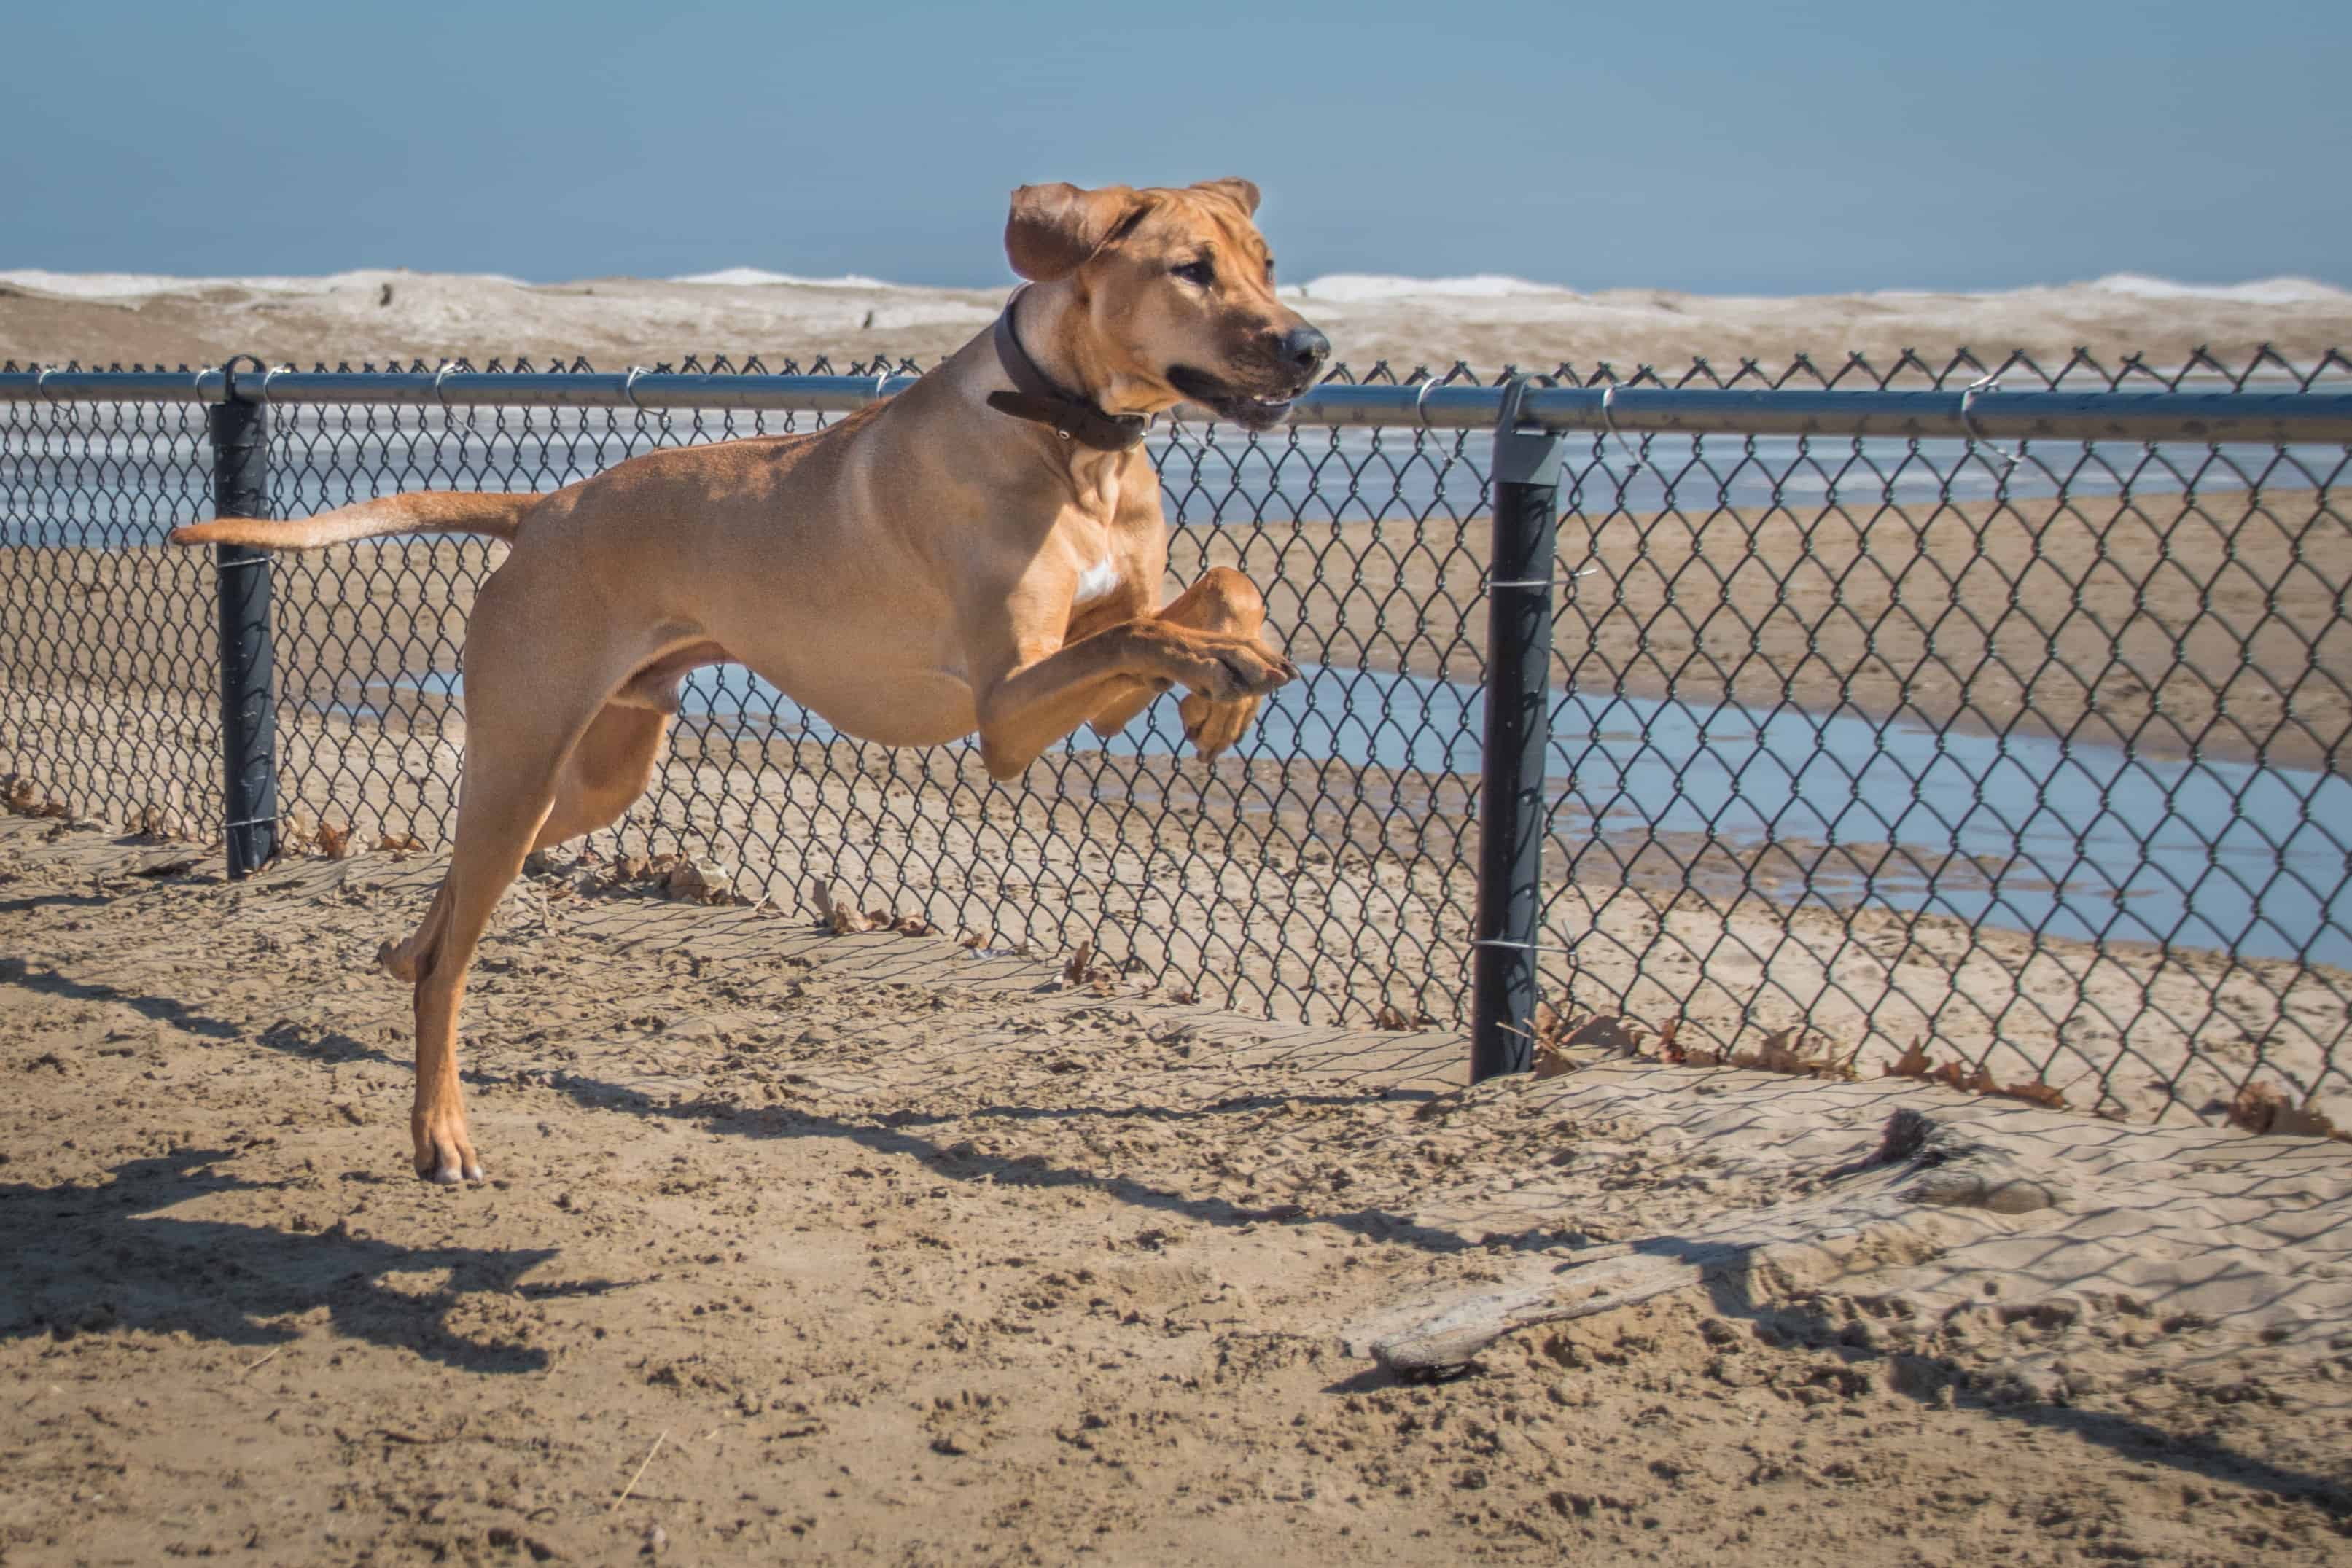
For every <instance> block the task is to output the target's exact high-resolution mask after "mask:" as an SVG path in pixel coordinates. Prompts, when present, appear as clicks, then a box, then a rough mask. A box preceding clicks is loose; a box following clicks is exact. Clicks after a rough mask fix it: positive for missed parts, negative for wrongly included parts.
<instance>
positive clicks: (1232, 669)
mask: <svg viewBox="0 0 2352 1568" xmlns="http://www.w3.org/2000/svg"><path fill="white" fill-rule="evenodd" d="M1201 654H1202V657H1201V660H1200V666H1199V672H1198V674H1196V675H1195V676H1194V677H1193V678H1192V679H1191V680H1188V681H1186V682H1185V683H1184V684H1185V685H1189V686H1191V687H1192V691H1193V693H1194V695H1198V696H1203V697H1207V698H1209V699H1211V700H1212V701H1214V702H1222V703H1231V702H1238V701H1240V700H1241V699H1243V698H1244V697H1250V698H1255V697H1262V696H1264V695H1266V693H1268V692H1270V691H1273V690H1274V689H1275V688H1276V687H1277V686H1282V685H1287V684H1288V683H1290V682H1292V681H1295V680H1297V678H1298V666H1297V665H1296V664H1292V663H1291V662H1290V661H1289V660H1288V659H1286V658H1285V657H1283V656H1282V655H1281V654H1280V653H1276V652H1275V651H1274V650H1273V649H1271V648H1269V647H1267V646H1266V645H1265V643H1261V642H1258V641H1257V640H1256V639H1255V638H1251V637H1234V638H1221V639H1219V640H1218V641H1216V642H1213V643H1209V644H1208V645H1207V646H1206V647H1204V648H1202V650H1201ZM1251 706H1252V707H1253V708H1255V706H1256V704H1255V702H1253V703H1252V704H1251Z"/></svg>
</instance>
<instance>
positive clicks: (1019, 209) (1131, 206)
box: [1004, 181, 1143, 283]
mask: <svg viewBox="0 0 2352 1568" xmlns="http://www.w3.org/2000/svg"><path fill="white" fill-rule="evenodd" d="M1142 201H1143V198H1142V196H1141V195H1140V194H1139V193H1137V192H1136V190H1135V189H1134V187H1132V186H1129V185H1105V186H1103V187H1102V188H1101V189H1100V190H1096V191H1081V190H1079V189H1078V188H1077V187H1076V185H1072V184H1066V183H1061V182H1059V181H1057V182H1055V183H1053V184H1051V185H1024V186H1022V187H1021V188H1020V189H1019V190H1017V191H1015V192H1013V213H1012V215H1011V216H1010V217H1007V218H1006V219H1005V220H1004V254H1005V256H1007V257H1008V258H1009V259H1010V260H1011V261H1012V263H1013V271H1015V272H1017V273H1019V274H1020V275H1021V276H1022V277H1025V278H1027V279H1029V281H1030V282H1032V283H1051V282H1052V281H1053V280H1054V279H1055V278H1057V277H1068V276H1069V275H1070V274H1071V273H1073V272H1076V270H1077V269H1078V268H1079V267H1081V266H1083V265H1084V264H1085V262H1086V259H1087V257H1088V256H1092V255H1094V253H1095V252H1096V251H1097V250H1099V249H1101V248H1102V244H1103V242H1104V241H1105V240H1107V239H1108V238H1109V237H1110V236H1111V235H1112V234H1113V233H1114V232H1116V231H1117V230H1118V226H1119V225H1120V224H1121V223H1123V222H1125V221H1126V219H1127V217H1128V215H1129V214H1130V213H1133V212H1134V211H1135V210H1136V209H1137V208H1138V207H1139V206H1140V205H1141V204H1142Z"/></svg>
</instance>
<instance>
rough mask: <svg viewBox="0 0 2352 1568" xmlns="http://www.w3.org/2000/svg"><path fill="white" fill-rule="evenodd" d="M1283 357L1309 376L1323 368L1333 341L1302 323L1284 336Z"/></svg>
mask: <svg viewBox="0 0 2352 1568" xmlns="http://www.w3.org/2000/svg"><path fill="white" fill-rule="evenodd" d="M1281 352H1282V357H1283V359H1284V360H1285V361H1288V362H1289V363H1291V364H1293V365H1296V366H1297V367H1298V369H1299V370H1300V371H1303V372H1304V373H1306V374H1307V375H1310V376H1311V375H1313V374H1314V373H1315V372H1316V371H1318V370H1321V369H1322V368H1323V361H1324V360H1325V358H1326V357H1328V355H1329V354H1330V352H1331V340H1330V339H1328V338H1327V337H1325V336H1324V335H1323V334H1322V333H1320V332H1318V331H1317V330H1316V329H1314V328H1312V327H1309V326H1308V325H1307V323H1306V322H1304V321H1301V322H1300V323H1299V324H1298V325H1297V326H1296V327H1293V328H1292V329H1290V330H1289V331H1287V332H1285V333H1284V334H1283V335H1282V348H1281Z"/></svg>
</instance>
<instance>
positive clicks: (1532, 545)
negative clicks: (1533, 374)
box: [1470, 376, 1559, 1082]
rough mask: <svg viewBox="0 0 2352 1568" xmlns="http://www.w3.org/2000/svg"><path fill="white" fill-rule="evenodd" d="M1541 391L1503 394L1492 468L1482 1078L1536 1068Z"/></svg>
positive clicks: (1546, 683)
mask: <svg viewBox="0 0 2352 1568" xmlns="http://www.w3.org/2000/svg"><path fill="white" fill-rule="evenodd" d="M1530 384H1532V378H1530V377H1528V376H1515V377H1513V378H1512V379H1511V381H1510V382H1508V383H1507V385H1506V386H1505V387H1504V389H1503V406H1502V409H1501V411H1500V413H1498V415H1497V416H1496V421H1495V459H1494V465H1493V467H1492V469H1491V471H1490V476H1491V478H1492V479H1493V482H1494V496H1495V507H1494V526H1493V538H1492V540H1491V543H1490V545H1489V549H1488V552H1487V573H1486V753H1485V758H1484V762H1483V767H1482V770H1481V778H1480V780H1479V786H1478V924H1477V939H1476V945H1475V947H1474V949H1473V953H1474V957H1473V960H1472V965H1473V968H1472V974H1473V980H1472V992H1471V1004H1470V1005H1471V1018H1470V1078H1471V1081H1472V1082H1478V1081H1479V1080H1481V1079H1486V1078H1492V1077H1494V1076H1495V1075H1496V1074H1497V1073H1502V1072H1524V1071H1527V1070H1528V1067H1529V1066H1530V1065H1531V1064H1532V1063H1533V1061H1534V1030H1535V1011H1536V934H1537V932H1538V929H1540V926H1541V918H1542V914H1543V840H1544V821H1545V810H1544V808H1545V799H1544V763H1545V760H1546V754H1547V752H1548V751H1549V747H1550V744H1551V587H1552V538H1553V532H1554V529H1555V528H1557V526H1558V523H1559V510H1558V507H1559V436H1557V435H1554V434H1550V433H1549V432H1548V431H1544V430H1541V429H1536V430H1528V429H1523V428H1522V427H1521V414H1520V409H1521V404H1522V403H1523V402H1524V401H1525V399H1526V397H1527V392H1528V386H1529V385H1530Z"/></svg>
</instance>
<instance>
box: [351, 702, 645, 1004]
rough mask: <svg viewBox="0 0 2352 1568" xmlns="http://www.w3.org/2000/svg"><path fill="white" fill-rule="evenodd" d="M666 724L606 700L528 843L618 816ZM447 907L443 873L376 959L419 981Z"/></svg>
mask: <svg viewBox="0 0 2352 1568" xmlns="http://www.w3.org/2000/svg"><path fill="white" fill-rule="evenodd" d="M668 725H669V715H668V714H667V713H661V712H656V711H654V710H652V709H649V708H642V707H624V706H621V705H620V704H618V703H607V704H606V705H605V706H604V709H603V710H602V711H601V712H599V713H598V714H597V715H596V717H595V719H594V720H593V722H592V723H591V724H590V725H589V726H588V730H587V733H586V734H584V735H583V736H582V737H580V741H579V744H578V745H576V746H574V747H572V754H571V755H570V756H569V757H567V758H564V760H563V769H562V772H561V773H560V774H559V775H558V776H557V778H556V785H555V805H554V807H553V808H552V809H551V810H550V811H549V812H548V814H547V821H544V822H542V823H541V824H540V829H539V834H538V837H537V838H536V839H535V840H534V841H533V842H532V844H531V846H530V847H531V848H532V849H534V850H544V849H550V848H552V847H553V846H555V845H557V844H560V843H562V842H564V841H566V840H568V839H576V838H578V837H580V836H581V835H582V834H583V833H593V832H594V831H596V830H597V829H599V828H603V827H609V826H611V825H612V824H613V823H614V822H616V821H620V818H621V813H622V812H624V811H626V810H628V809H629V807H630V805H631V803H633V802H634V801H635V800H636V798H637V797H638V796H640V795H642V794H644V793H645V792H646V784H647V783H648V782H649V781H650V780H651V779H652V778H653V774H654V764H655V760H656V758H658V757H659V755H660V753H661V743H662V737H663V735H664V734H665V733H666V732H667V728H668ZM448 912H449V883H448V882H447V881H446V879H445V880H444V881H443V882H442V883H441V887H440V890H439V891H438V892H436V893H435V894H434V895H433V903H432V904H431V906H430V907H429V908H427V909H426V910H425V918H424V919H423V920H422V921H419V922H418V923H417V926H416V929H415V931H414V932H413V933H411V934H410V935H409V936H408V937H407V938H406V939H405V940H403V941H400V942H386V943H385V944H384V945H383V946H382V947H380V948H378V949H377V950H376V955H375V961H376V962H377V963H378V964H379V965H381V966H382V967H383V969H384V970H385V972H387V973H388V974H390V975H392V976H393V977H395V978H397V979H402V980H405V981H408V982H409V983H410V984H412V985H413V984H415V980H416V975H417V962H418V960H419V959H420V958H421V957H422V956H424V955H425V953H427V952H429V951H430V950H431V949H432V947H433V945H434V944H435V943H436V942H438V941H439V940H440V939H441V927H442V925H443V924H444V923H445V921H446V918H447V915H448Z"/></svg>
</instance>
